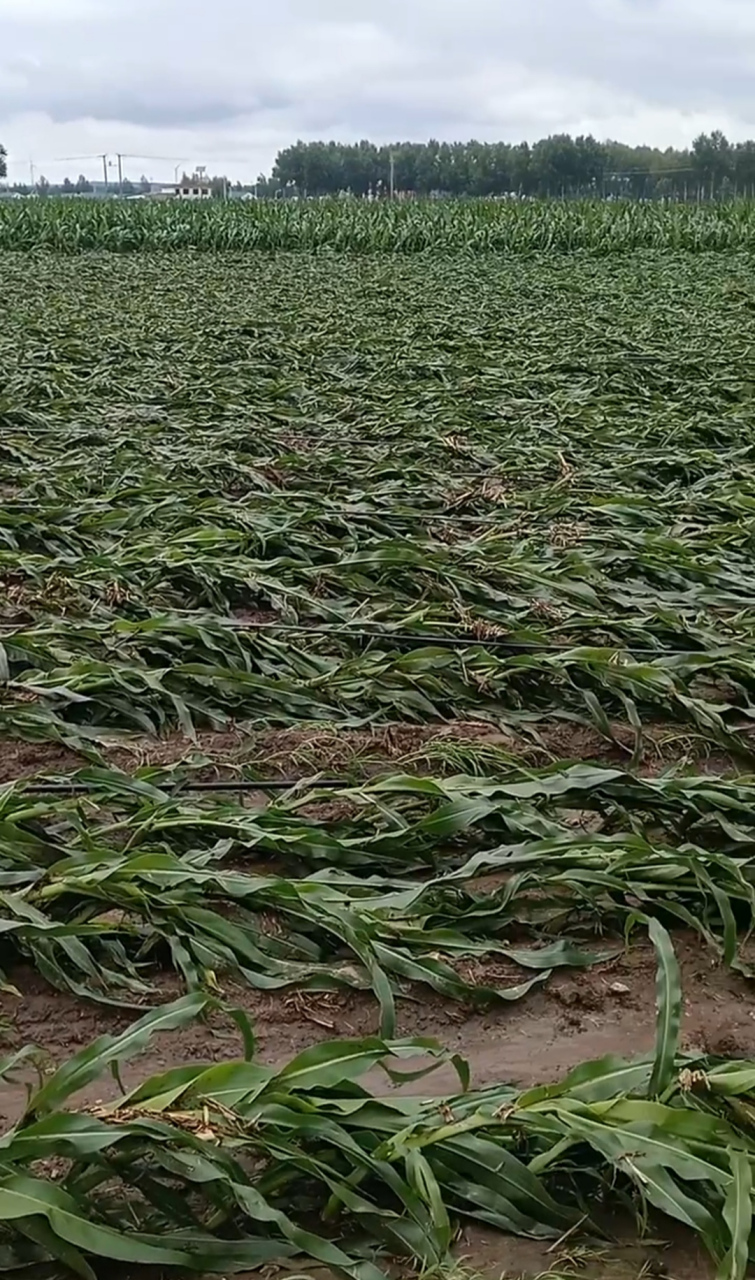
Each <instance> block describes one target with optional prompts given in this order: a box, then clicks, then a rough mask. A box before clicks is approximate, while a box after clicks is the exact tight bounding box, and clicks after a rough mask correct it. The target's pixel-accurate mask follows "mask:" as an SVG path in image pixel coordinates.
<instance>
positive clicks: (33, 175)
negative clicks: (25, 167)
mask: <svg viewBox="0 0 755 1280" xmlns="http://www.w3.org/2000/svg"><path fill="white" fill-rule="evenodd" d="M29 174H30V177H31V189H32V191H33V190H34V188H35V186H36V185H37V175H36V173H35V172H34V161H33V160H30V161H29Z"/></svg>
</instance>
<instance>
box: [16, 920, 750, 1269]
mask: <svg viewBox="0 0 755 1280" xmlns="http://www.w3.org/2000/svg"><path fill="white" fill-rule="evenodd" d="M675 943H676V948H677V954H678V956H679V960H680V963H681V966H682V976H683V984H684V991H685V1005H684V1025H683V1043H684V1047H685V1048H687V1049H689V1050H691V1051H696V1050H700V1051H702V1052H708V1053H713V1054H718V1053H720V1054H722V1055H731V1056H738V1057H743V1058H751V1059H755V1001H753V999H752V996H751V994H750V990H749V987H748V985H747V983H746V982H745V980H744V979H742V978H741V977H740V976H738V975H737V974H735V973H732V972H731V971H729V970H727V969H725V968H724V967H723V966H722V965H720V964H718V962H717V961H716V959H715V957H714V956H713V955H712V953H710V952H709V951H707V950H705V949H704V948H703V947H701V945H700V943H699V942H698V940H697V939H696V938H695V937H694V936H691V935H690V936H685V935H677V936H676V937H675ZM9 978H10V980H12V981H13V982H14V983H15V985H16V986H17V987H18V990H19V991H20V992H21V993H22V996H23V999H22V1000H21V1001H18V1000H17V999H15V998H13V997H11V996H8V995H4V996H2V997H0V1012H1V1013H2V1015H3V1017H4V1018H5V1019H7V1029H6V1031H5V1033H4V1039H5V1041H6V1044H5V1046H3V1048H4V1049H7V1048H8V1047H11V1046H14V1047H18V1046H19V1045H21V1044H26V1043H34V1044H36V1045H38V1046H39V1047H40V1048H41V1049H42V1050H44V1051H45V1053H46V1054H47V1055H49V1059H50V1061H51V1062H54V1063H57V1062H60V1061H62V1060H64V1059H65V1058H67V1057H68V1056H70V1055H71V1054H72V1053H75V1052H76V1051H77V1050H78V1049H80V1048H82V1047H83V1046H85V1045H87V1044H89V1043H90V1042H91V1041H92V1040H93V1039H94V1038H95V1037H96V1036H97V1035H101V1034H103V1033H106V1032H110V1033H113V1032H117V1031H119V1030H121V1029H123V1028H125V1027H126V1026H127V1025H128V1023H129V1022H130V1021H131V1019H132V1015H131V1014H129V1013H126V1012H120V1011H117V1010H112V1009H104V1008H100V1007H98V1006H96V1005H92V1004H87V1003H84V1002H82V1001H80V1000H77V999H76V998H75V997H72V996H69V995H66V994H64V993H61V992H58V991H54V990H52V989H51V988H50V987H49V986H48V985H47V984H46V983H45V982H44V980H43V979H42V978H41V977H40V976H39V975H38V974H37V973H36V972H35V971H33V970H31V969H18V970H17V971H15V972H14V973H11V974H10V975H9ZM178 994H180V987H179V984H178V983H177V981H176V980H175V978H173V977H172V976H171V977H170V978H168V977H167V976H166V980H165V983H164V989H163V995H164V998H165V999H166V1000H169V999H171V998H174V997H175V996H177V995H178ZM224 994H225V996H226V998H227V999H228V1000H229V1001H230V1002H232V1003H234V1004H237V1005H240V1006H241V1007H243V1008H245V1009H246V1010H247V1011H248V1012H249V1013H250V1014H251V1015H252V1017H253V1020H254V1024H255V1029H256V1033H257V1037H258V1044H259V1054H260V1057H261V1059H263V1060H264V1061H266V1062H269V1063H271V1064H273V1065H283V1064H284V1063H285V1062H287V1061H288V1060H289V1059H290V1058H291V1057H292V1056H294V1055H295V1054H296V1053H298V1052H300V1051H301V1050H302V1049H304V1048H305V1047H307V1046H308V1045H310V1044H312V1043H314V1042H317V1041H324V1040H328V1039H333V1038H336V1037H341V1036H344V1035H360V1034H366V1033H373V1032H375V1031H376V1030H377V1027H378V1020H377V1008H376V1005H375V1002H374V1001H373V999H372V998H371V996H368V995H366V994H364V993H352V994H346V995H342V994H340V993H338V994H327V995H312V994H309V993H291V994H288V995H282V996H275V997H271V996H266V995H263V994H261V993H257V992H252V991H250V990H249V988H247V987H240V986H232V985H228V986H227V987H226V989H225V991H224ZM399 1018H400V1024H399V1034H401V1035H412V1034H422V1035H431V1036H435V1037H436V1038H437V1039H438V1040H440V1041H441V1042H442V1043H444V1044H446V1045H448V1046H449V1047H451V1048H453V1049H455V1050H456V1051H458V1052H460V1053H462V1054H463V1055H464V1056H465V1057H466V1058H467V1059H468V1060H469V1062H470V1064H471V1067H472V1082H473V1085H477V1086H481V1087H482V1086H485V1085H488V1084H491V1083H493V1082H496V1081H501V1080H507V1081H513V1082H516V1083H518V1084H521V1085H529V1084H537V1083H543V1082H546V1081H550V1080H554V1079H557V1078H559V1077H560V1076H562V1075H563V1074H564V1073H565V1072H567V1071H569V1070H570V1069H571V1068H573V1067H574V1066H576V1065H577V1064H578V1063H580V1062H583V1061H585V1060H589V1059H592V1058H600V1057H603V1056H604V1055H606V1054H617V1055H619V1056H624V1057H631V1056H633V1055H636V1054H639V1053H642V1052H644V1051H646V1050H650V1049H651V1048H652V1045H653V1039H654V1024H655V960H654V956H653V951H652V948H651V947H650V946H649V944H647V943H644V942H640V941H639V940H638V942H637V943H636V944H635V945H633V946H632V947H631V948H630V950H629V951H627V952H623V951H621V952H620V953H619V954H618V955H617V957H616V958H615V959H613V960H611V961H608V962H606V963H604V964H601V965H598V966H595V967H594V968H593V969H591V970H589V971H586V972H580V973H575V972H574V971H567V972H564V973H561V974H558V975H556V976H555V977H554V978H553V979H551V981H550V983H549V984H548V986H547V987H545V988H543V989H541V990H539V991H536V992H532V993H531V994H530V995H529V996H528V997H526V998H525V999H524V1000H523V1001H521V1002H519V1003H518V1004H515V1005H502V1006H499V1007H494V1008H488V1009H485V1010H478V1011H475V1010H472V1009H469V1008H467V1007H465V1006H463V1005H458V1004H453V1003H449V1002H448V1001H445V1000H442V999H440V998H439V997H434V996H433V995H432V993H428V992H427V991H426V990H425V989H421V990H420V989H409V990H407V992H406V995H405V998H403V999H402V1000H401V1001H400V1002H399ZM238 1053H239V1039H238V1033H237V1031H236V1030H235V1028H234V1027H233V1026H232V1025H231V1024H229V1023H228V1022H227V1021H225V1020H224V1019H222V1018H221V1017H216V1016H213V1017H211V1018H210V1020H209V1022H208V1023H206V1024H204V1023H203V1024H199V1023H198V1024H195V1025H194V1026H190V1027H188V1028H184V1029H183V1030H181V1031H180V1032H178V1033H174V1034H169V1035H164V1036H161V1037H157V1038H156V1039H155V1040H154V1041H153V1042H152V1044H151V1045H150V1047H149V1049H148V1050H147V1051H146V1052H145V1053H143V1054H142V1055H141V1057H140V1058H138V1059H136V1060H134V1061H131V1062H129V1063H126V1064H125V1065H124V1068H123V1073H122V1074H123V1079H124V1083H125V1085H126V1087H129V1086H131V1085H133V1084H135V1083H136V1082H137V1081H138V1080H140V1079H144V1078H145V1077H146V1076H148V1075H150V1074H152V1073H155V1072H159V1071H162V1070H164V1069H166V1068H167V1067H169V1066H171V1065H175V1064H177V1063H181V1062H203V1061H206V1062H212V1061H219V1060H222V1059H226V1058H233V1057H235V1056H237V1055H238ZM366 1083H367V1084H368V1086H369V1087H370V1088H372V1089H374V1090H375V1091H376V1092H381V1093H386V1092H391V1091H392V1088H393V1086H391V1085H390V1084H389V1082H388V1081H387V1079H386V1077H385V1076H384V1075H383V1073H382V1072H380V1071H375V1072H372V1073H370V1074H369V1075H368V1076H367V1077H366ZM401 1088H402V1089H403V1090H404V1091H405V1092H409V1093H412V1092H414V1093H419V1094H421V1095H422V1096H429V1095H435V1094H446V1093H453V1092H455V1091H456V1089H457V1082H456V1077H455V1075H454V1073H453V1070H452V1069H451V1068H447V1067H445V1066H443V1067H441V1068H440V1069H439V1070H438V1071H437V1072H436V1073H435V1074H434V1075H433V1076H430V1077H426V1078H425V1079H424V1080H423V1081H420V1082H418V1083H414V1084H408V1085H405V1086H401ZM113 1090H114V1085H113V1083H112V1081H111V1080H110V1079H109V1078H107V1079H103V1080H102V1081H100V1082H98V1083H97V1084H96V1085H94V1086H92V1087H91V1088H89V1089H88V1090H86V1091H85V1093H84V1094H83V1095H82V1097H81V1099H80V1100H81V1101H83V1102H88V1103H91V1102H95V1101H97V1100H99V1099H101V1098H103V1097H110V1096H112V1095H113ZM25 1097H26V1094H25V1090H24V1088H23V1087H22V1085H21V1084H20V1083H19V1084H16V1085H13V1086H6V1087H3V1088H2V1089H0V1128H4V1127H5V1126H6V1125H7V1124H8V1123H11V1122H12V1121H13V1120H14V1119H15V1118H16V1117H17V1116H18V1115H19V1113H20V1111H21V1110H22V1109H23V1105H24V1102H25ZM611 1230H612V1231H613V1234H614V1235H615V1236H616V1238H617V1239H619V1240H621V1241H623V1243H622V1244H621V1246H620V1247H613V1246H612V1247H611V1248H610V1249H608V1252H605V1249H604V1247H603V1246H601V1249H600V1251H598V1254H597V1256H596V1255H595V1249H594V1248H593V1249H591V1250H587V1252H585V1253H584V1255H583V1254H581V1253H580V1249H581V1248H582V1246H580V1247H579V1248H577V1246H576V1245H574V1244H572V1246H571V1250H570V1252H571V1256H572V1257H575V1256H576V1257H579V1258H581V1260H582V1261H583V1262H585V1266H586V1269H584V1268H582V1266H581V1265H580V1268H579V1269H578V1270H577V1271H575V1273H574V1274H575V1275H580V1276H583V1277H584V1280H590V1277H596V1280H597V1278H600V1280H635V1277H636V1276H639V1274H640V1272H641V1269H642V1267H643V1266H644V1265H645V1263H646V1262H648V1260H650V1261H651V1262H652V1264H653V1267H655V1268H656V1269H655V1270H651V1271H649V1272H646V1273H645V1274H646V1275H654V1274H655V1275H666V1276H670V1277H675V1280H706V1278H707V1276H708V1275H712V1274H713V1273H712V1271H709V1270H708V1269H707V1261H706V1260H705V1257H704V1253H703V1252H702V1250H701V1249H700V1248H699V1247H698V1245H697V1242H696V1241H694V1240H692V1239H690V1238H688V1237H687V1236H686V1235H683V1234H681V1235H680V1234H679V1233H675V1231H674V1229H673V1227H672V1225H671V1224H669V1223H668V1222H666V1221H665V1220H664V1221H663V1222H662V1223H660V1224H656V1228H655V1230H654V1235H655V1237H656V1238H662V1239H663V1240H664V1241H666V1240H668V1238H669V1236H670V1237H671V1243H670V1247H669V1248H666V1247H665V1245H664V1247H663V1248H661V1249H658V1248H653V1249H649V1250H648V1249H647V1248H644V1247H640V1248H637V1247H633V1248H630V1247H629V1246H628V1245H627V1244H626V1239H627V1237H631V1229H630V1228H629V1227H628V1226H627V1224H619V1226H618V1227H617V1228H614V1227H612V1228H611ZM548 1247H549V1246H548V1245H540V1244H539V1243H536V1242H532V1241H522V1240H516V1239H509V1238H507V1237H503V1236H500V1235H498V1234H497V1233H495V1232H485V1231H479V1230H478V1229H476V1228H472V1227H468V1228H466V1229H465V1230H464V1231H463V1233H462V1236H461V1238H460V1240H459V1244H458V1252H459V1255H460V1257H461V1258H464V1259H465V1265H466V1266H469V1267H472V1268H474V1269H477V1270H479V1271H481V1272H483V1273H484V1274H485V1275H486V1276H489V1277H490V1278H491V1280H499V1278H500V1277H501V1275H502V1274H507V1275H511V1276H519V1275H524V1276H530V1275H532V1276H537V1275H539V1274H540V1273H541V1272H543V1271H547V1269H548V1268H549V1267H550V1266H551V1265H552V1264H553V1263H554V1262H555V1260H556V1255H554V1254H549V1253H548V1252H547V1249H548ZM575 1249H576V1253H575ZM587 1263H589V1266H587ZM596 1266H597V1268H598V1269H597V1270H596V1269H595V1268H596ZM660 1267H665V1268H666V1270H665V1271H663V1270H659V1269H658V1268H660ZM566 1274H569V1273H568V1271H567V1272H566Z"/></svg>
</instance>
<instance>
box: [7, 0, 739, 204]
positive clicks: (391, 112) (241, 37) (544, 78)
mask: <svg viewBox="0 0 755 1280" xmlns="http://www.w3.org/2000/svg"><path fill="white" fill-rule="evenodd" d="M717 127H719V128H722V129H723V130H724V131H725V132H726V133H727V134H728V135H729V136H730V137H731V138H733V139H738V138H744V137H755V0H0V142H3V143H4V144H5V146H6V147H7V149H8V151H9V153H10V160H11V166H10V176H11V177H12V178H14V179H22V178H24V177H26V176H28V172H29V160H30V159H33V160H34V162H35V163H36V165H37V168H38V171H39V169H41V171H42V172H44V173H45V174H46V175H47V176H48V177H50V178H52V179H56V178H61V177H62V176H64V175H65V174H66V173H68V174H70V175H71V176H72V177H74V178H75V177H76V176H77V174H78V173H79V172H84V173H85V174H86V175H87V176H91V177H95V176H97V175H98V173H101V171H102V168H101V162H98V161H97V160H95V159H86V160H85V159H81V160H79V159H75V160H68V159H66V160H65V161H61V160H59V159H58V157H69V156H70V157H79V156H91V155H92V154H93V153H98V152H108V153H110V154H114V153H115V152H118V151H120V152H123V153H128V154H129V156H131V157H133V158H129V159H128V160H127V161H126V166H127V172H128V175H129V176H132V177H138V176H139V175H140V174H141V173H146V174H147V175H148V176H149V177H152V178H155V179H158V180H159V179H167V178H172V175H173V167H174V165H176V164H179V165H182V164H183V163H185V164H186V165H187V166H189V167H190V166H192V165H194V164H206V165H207V166H208V167H209V168H210V170H211V171H214V172H221V171H225V172H227V173H228V174H229V175H230V176H231V177H233V178H237V177H239V178H242V179H244V178H246V179H250V180H253V179H254V178H255V177H256V175H257V173H258V172H260V171H261V170H269V168H270V165H271V164H272V161H273V159H274V157H275V154H276V152H277V151H278V149H279V148H281V147H284V146H286V145H288V144H289V143H291V142H294V141H295V140H296V139H297V138H304V139H313V138H339V139H343V140H354V139H358V138H362V137H369V138H371V139H374V140H375V141H385V142H387V141H393V140H396V139H409V138H411V139H426V138H428V137H431V136H432V137H436V138H445V139H460V140H466V139H468V138H472V137H476V138H480V139H487V140H493V139H501V138H502V139H506V140H508V141H512V142H516V141H519V140H521V139H522V138H529V139H530V140H532V139H535V138H538V137H542V136H543V135H545V134H548V133H554V132H561V131H568V132H571V133H581V132H591V133H594V134H595V135H596V136H597V137H599V138H607V137H611V138H619V139H621V140H622V141H626V142H630V143H639V142H650V143H654V144H656V145H660V146H668V145H674V146H683V145H686V144H688V143H689V142H690V141H691V139H692V138H693V136H694V135H695V134H696V133H699V132H700V130H706V131H707V130H710V129H713V128H717Z"/></svg>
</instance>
